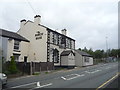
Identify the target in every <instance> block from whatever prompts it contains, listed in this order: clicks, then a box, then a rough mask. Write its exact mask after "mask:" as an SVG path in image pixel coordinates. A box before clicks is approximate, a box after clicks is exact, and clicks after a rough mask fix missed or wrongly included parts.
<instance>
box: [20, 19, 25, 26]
mask: <svg viewBox="0 0 120 90" xmlns="http://www.w3.org/2000/svg"><path fill="white" fill-rule="evenodd" d="M20 22H21V23H20V28H22V27H23V26H24V24H25V23H26V20H25V19H23V20H21V21H20Z"/></svg>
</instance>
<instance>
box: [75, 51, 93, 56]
mask: <svg viewBox="0 0 120 90" xmlns="http://www.w3.org/2000/svg"><path fill="white" fill-rule="evenodd" d="M75 51H76V52H78V53H79V54H80V55H82V56H89V57H92V55H90V54H88V53H86V52H84V51H80V50H75Z"/></svg>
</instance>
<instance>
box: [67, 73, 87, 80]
mask: <svg viewBox="0 0 120 90" xmlns="http://www.w3.org/2000/svg"><path fill="white" fill-rule="evenodd" d="M82 76H85V75H84V74H82V75H78V76H76V77H72V78H69V79H67V80H72V79H75V78H78V77H82Z"/></svg>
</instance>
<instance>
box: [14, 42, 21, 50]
mask: <svg viewBox="0 0 120 90" xmlns="http://www.w3.org/2000/svg"><path fill="white" fill-rule="evenodd" d="M19 49H20V41H16V40H15V41H14V50H19Z"/></svg>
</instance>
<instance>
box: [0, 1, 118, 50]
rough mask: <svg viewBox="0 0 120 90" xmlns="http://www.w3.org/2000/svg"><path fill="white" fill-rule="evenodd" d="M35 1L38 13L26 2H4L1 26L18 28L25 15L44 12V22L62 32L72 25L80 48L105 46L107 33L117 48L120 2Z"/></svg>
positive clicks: (26, 17) (112, 45) (102, 47)
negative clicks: (118, 7)
mask: <svg viewBox="0 0 120 90" xmlns="http://www.w3.org/2000/svg"><path fill="white" fill-rule="evenodd" d="M31 5H32V6H33V8H34V9H35V10H36V13H33V11H32V9H31V8H30V6H29V4H28V3H26V2H22V3H17V2H15V3H11V4H10V5H9V3H4V6H3V5H2V6H0V7H2V8H3V9H2V10H1V9H0V11H2V19H0V21H1V22H3V23H2V25H0V26H1V27H2V28H7V29H8V30H9V29H10V30H13V31H17V30H18V29H19V21H20V20H21V19H23V18H25V19H27V20H28V19H29V20H33V17H34V15H35V14H40V15H41V16H42V18H41V23H42V24H44V25H46V26H48V27H50V28H52V29H54V30H56V29H57V30H58V31H59V32H60V30H61V29H63V28H66V29H68V36H71V37H73V38H74V39H76V48H79V47H80V48H83V47H85V46H86V47H88V48H91V47H92V48H93V49H105V37H106V36H108V37H109V47H110V48H117V45H116V44H117V26H118V25H117V19H118V18H117V2H102V1H101V3H96V2H80V1H79V0H77V1H70V2H69V1H58V0H51V1H49V0H40V2H32V1H31ZM8 8H9V9H8ZM11 22H12V23H11Z"/></svg>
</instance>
